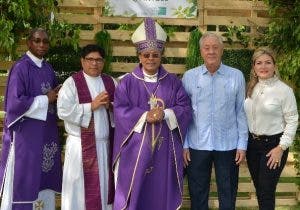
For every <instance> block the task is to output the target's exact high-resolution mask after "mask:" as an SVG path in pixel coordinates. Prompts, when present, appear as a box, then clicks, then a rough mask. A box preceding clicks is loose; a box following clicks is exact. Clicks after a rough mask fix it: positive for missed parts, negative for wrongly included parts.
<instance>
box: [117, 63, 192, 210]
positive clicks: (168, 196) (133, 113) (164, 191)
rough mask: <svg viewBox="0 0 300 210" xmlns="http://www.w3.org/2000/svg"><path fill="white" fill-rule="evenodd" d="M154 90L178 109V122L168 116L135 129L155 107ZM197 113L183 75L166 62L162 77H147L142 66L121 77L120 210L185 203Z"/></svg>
mask: <svg viewBox="0 0 300 210" xmlns="http://www.w3.org/2000/svg"><path fill="white" fill-rule="evenodd" d="M151 94H153V95H155V96H156V97H157V98H159V99H161V100H163V102H164V105H165V108H166V109H171V110H173V111H174V114H175V116H176V118H177V123H178V127H177V128H175V129H173V130H170V129H169V127H168V125H167V123H166V121H165V120H163V121H162V122H160V123H156V124H154V127H153V124H150V123H147V122H145V125H144V127H143V130H142V132H141V133H138V132H135V131H134V130H133V129H134V127H135V125H136V124H137V122H138V120H139V119H140V118H141V116H142V115H143V114H144V113H145V112H146V111H149V110H150V104H149V101H150V100H149V99H150V96H151ZM191 113H192V110H191V105H190V99H189V97H188V95H187V94H186V92H185V90H184V88H183V86H182V83H181V81H180V80H179V79H178V78H177V76H176V75H174V74H170V73H168V72H167V71H166V70H165V69H164V68H163V67H162V66H161V67H160V69H159V71H158V82H157V83H146V82H145V81H144V76H143V73H142V70H141V67H140V66H138V67H137V68H136V69H135V70H134V71H133V72H132V73H131V74H128V75H126V76H125V77H124V78H123V79H122V80H121V81H120V83H119V85H118V86H117V88H116V93H115V101H114V117H115V125H116V127H115V139H114V154H113V161H114V162H113V163H114V166H115V164H116V162H117V161H119V171H118V180H117V185H116V192H115V200H114V210H120V209H128V210H141V209H143V210H153V209H155V210H175V209H179V208H180V206H181V204H182V189H183V158H182V151H183V150H182V149H183V139H184V136H185V134H186V130H187V127H188V124H189V122H190V120H191V118H192V116H191ZM153 131H154V134H155V135H154V137H155V138H154V139H155V141H153Z"/></svg>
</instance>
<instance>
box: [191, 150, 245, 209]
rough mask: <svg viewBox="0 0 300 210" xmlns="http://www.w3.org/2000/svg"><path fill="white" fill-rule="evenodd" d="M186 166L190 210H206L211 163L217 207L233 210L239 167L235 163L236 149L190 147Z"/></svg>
mask: <svg viewBox="0 0 300 210" xmlns="http://www.w3.org/2000/svg"><path fill="white" fill-rule="evenodd" d="M189 151H190V155H191V162H190V163H189V165H188V168H187V175H188V186H189V192H190V197H191V210H208V197H209V189H210V178H211V171H212V164H214V167H215V174H216V181H217V189H218V198H219V209H220V210H234V209H235V201H236V194H237V187H238V173H239V167H238V166H237V165H236V164H235V155H236V150H230V151H204V150H194V149H190V150H189Z"/></svg>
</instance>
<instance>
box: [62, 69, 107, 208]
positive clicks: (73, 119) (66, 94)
mask: <svg viewBox="0 0 300 210" xmlns="http://www.w3.org/2000/svg"><path fill="white" fill-rule="evenodd" d="M84 77H85V79H86V82H87V85H88V88H89V91H90V94H91V97H92V99H94V98H95V97H96V96H97V95H98V94H99V93H101V92H102V91H104V90H105V87H104V83H103V81H102V78H101V77H100V76H99V77H91V76H88V75H87V74H84ZM57 113H58V116H59V118H60V119H62V120H64V125H65V130H66V132H67V133H68V138H67V140H66V149H65V161H64V173H63V186H62V205H61V209H62V210H82V209H85V201H84V177H83V168H82V147H81V128H80V127H88V125H89V123H90V121H91V116H92V110H91V103H86V104H79V101H78V93H77V88H76V86H75V82H74V80H73V78H72V77H69V78H68V79H67V80H66V81H65V82H64V84H63V86H62V88H61V89H60V91H59V94H58V100H57ZM93 114H94V123H95V138H96V149H97V159H98V165H99V166H100V167H99V178H100V191H101V203H102V210H111V209H112V205H107V198H108V195H107V194H108V161H107V155H108V147H109V144H108V136H109V124H108V123H109V121H108V117H109V116H108V115H107V112H106V109H105V107H104V106H103V107H100V108H99V109H97V110H95V111H94V112H93ZM111 120H112V119H111Z"/></svg>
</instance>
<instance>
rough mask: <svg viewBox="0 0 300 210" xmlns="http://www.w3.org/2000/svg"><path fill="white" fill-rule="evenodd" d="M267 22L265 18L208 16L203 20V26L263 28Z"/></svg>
mask: <svg viewBox="0 0 300 210" xmlns="http://www.w3.org/2000/svg"><path fill="white" fill-rule="evenodd" d="M268 22H269V20H268V19H265V18H254V17H253V18H252V17H229V16H208V17H207V18H205V20H204V25H237V26H240V25H248V26H251V25H259V26H265V25H267V24H268Z"/></svg>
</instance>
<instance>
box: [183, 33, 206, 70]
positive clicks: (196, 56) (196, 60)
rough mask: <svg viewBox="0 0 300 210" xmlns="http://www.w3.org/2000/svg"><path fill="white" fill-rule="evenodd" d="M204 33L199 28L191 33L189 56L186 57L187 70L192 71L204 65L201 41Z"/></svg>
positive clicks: (188, 47) (188, 48)
mask: <svg viewBox="0 0 300 210" xmlns="http://www.w3.org/2000/svg"><path fill="white" fill-rule="evenodd" d="M201 36H202V33H201V32H200V31H199V29H198V28H196V29H195V30H193V31H191V33H190V36H189V41H188V45H187V55H186V69H191V68H194V67H196V66H199V65H200V63H203V59H202V58H201V57H200V48H199V40H200V38H201Z"/></svg>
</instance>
